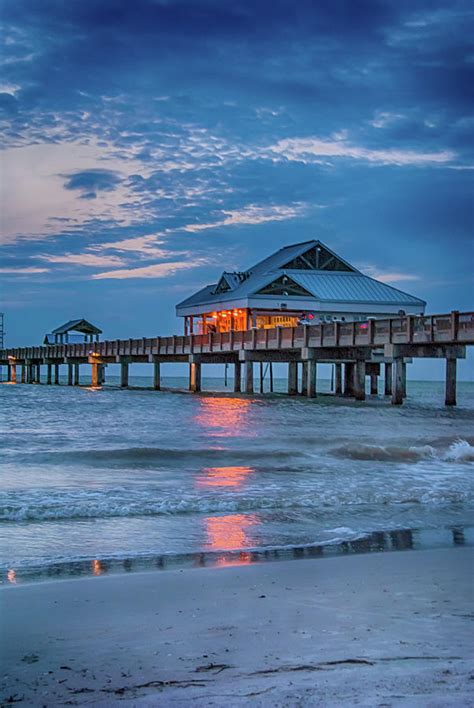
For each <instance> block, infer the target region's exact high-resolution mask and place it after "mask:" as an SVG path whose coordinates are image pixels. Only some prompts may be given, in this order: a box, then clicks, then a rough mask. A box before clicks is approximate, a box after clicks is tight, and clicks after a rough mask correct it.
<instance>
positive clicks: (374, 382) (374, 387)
mask: <svg viewBox="0 0 474 708" xmlns="http://www.w3.org/2000/svg"><path fill="white" fill-rule="evenodd" d="M378 392H379V387H378V376H377V374H370V395H371V396H376V395H377V394H378Z"/></svg>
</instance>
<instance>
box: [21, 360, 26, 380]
mask: <svg viewBox="0 0 474 708" xmlns="http://www.w3.org/2000/svg"><path fill="white" fill-rule="evenodd" d="M21 383H26V364H22V365H21Z"/></svg>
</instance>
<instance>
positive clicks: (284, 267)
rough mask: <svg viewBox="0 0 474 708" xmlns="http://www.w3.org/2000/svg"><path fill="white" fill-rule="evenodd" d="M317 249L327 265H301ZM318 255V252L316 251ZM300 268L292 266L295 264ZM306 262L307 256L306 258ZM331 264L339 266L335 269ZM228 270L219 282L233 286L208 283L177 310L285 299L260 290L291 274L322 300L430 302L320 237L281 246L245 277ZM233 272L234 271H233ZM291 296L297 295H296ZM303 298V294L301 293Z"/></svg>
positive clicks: (402, 303)
mask: <svg viewBox="0 0 474 708" xmlns="http://www.w3.org/2000/svg"><path fill="white" fill-rule="evenodd" d="M315 247H316V248H317V250H318V251H321V253H324V254H325V258H326V264H329V265H323V266H322V267H323V268H326V267H327V268H328V269H327V270H326V269H316V268H315V267H313V268H311V264H310V263H308V262H307V265H304V264H303V265H304V267H301V257H302V256H304V254H307V253H308V252H310V251H311V249H314V248H315ZM313 254H314V251H313ZM295 261H296V262H297V264H298V265H299V266H300V267H299V268H294V267H288V266H291V265H293V266H294V264H295ZM303 261H305V259H304V258H303ZM331 263H332V264H333V267H334V268H335V269H334V270H332V269H331V268H332V266H331ZM228 275H229V274H227V273H226V272H224V273H223V275H222V276H221V278H220V280H219V283H218V284H221V283H222V282H223V279H224V282H226V283H228V284H229V285H230V284H231V283H232V286H233V287H229V289H228V290H225V289H221V288H219V289H218V292H216V288H217V285H218V284H214V285H207V286H206V287H205V288H202V290H199V291H198V292H197V293H194V295H191V297H189V298H187V299H186V300H183V301H182V302H180V303H179V305H177V309H178V310H179V309H181V308H189V307H195V306H199V305H206V306H208V307H209V309H213V308H214V307H217V306H218V305H219V304H220V303H225V302H229V301H235V300H242V299H246V298H249V297H252V298H258V299H260V298H262V301H265V300H267V301H268V300H269V299H278V300H280V299H281V294H280V295H278V294H275V295H274V294H265V295H262V294H259V291H260V290H262V289H263V288H265V287H267V286H268V285H270V284H271V283H272V282H273V281H275V280H277V279H278V278H281V276H282V275H288V276H289V277H290V278H291V279H292V280H294V281H295V282H296V283H297V284H298V285H300V286H301V287H302V288H304V289H305V290H307V291H308V292H309V293H311V295H312V296H313V297H314V298H315V300H317V301H320V302H347V303H353V304H356V303H360V304H365V303H371V304H380V305H392V306H396V305H400V306H402V305H419V306H424V305H425V304H426V303H425V302H424V301H423V300H421V299H420V298H417V297H414V296H413V295H409V294H408V293H405V292H403V291H402V290H398V289H397V288H393V287H392V286H391V285H387V284H386V283H382V282H380V281H378V280H374V279H373V278H370V277H369V276H367V275H364V274H363V273H361V272H360V271H358V270H357V269H356V268H354V266H352V265H351V264H350V263H347V261H345V260H343V259H342V258H341V257H340V256H338V255H337V254H335V253H334V252H333V251H331V249H329V248H328V247H327V246H326V245H325V244H323V243H321V241H318V240H311V241H304V242H302V243H296V244H292V245H290V246H285V247H284V248H280V249H279V250H278V251H276V252H275V253H273V254H272V255H270V256H268V257H267V258H264V259H263V260H262V261H259V262H258V263H256V264H255V265H253V266H252V267H251V268H249V269H248V270H247V271H245V273H244V274H235V275H237V276H242V275H244V276H245V277H244V278H243V279H242V277H240V278H239V282H236V281H237V278H234V279H232V280H231V279H230V278H228ZM232 275H233V274H232ZM290 297H297V296H295V295H292V296H290ZM300 297H301V296H300Z"/></svg>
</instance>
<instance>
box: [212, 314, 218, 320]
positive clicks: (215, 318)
mask: <svg viewBox="0 0 474 708" xmlns="http://www.w3.org/2000/svg"><path fill="white" fill-rule="evenodd" d="M212 318H213V319H214V320H217V312H213V313H212Z"/></svg>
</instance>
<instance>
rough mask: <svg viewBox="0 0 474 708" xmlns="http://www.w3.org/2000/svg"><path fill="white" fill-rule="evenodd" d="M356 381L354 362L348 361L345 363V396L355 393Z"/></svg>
mask: <svg viewBox="0 0 474 708" xmlns="http://www.w3.org/2000/svg"><path fill="white" fill-rule="evenodd" d="M353 381H354V364H353V363H352V362H350V361H347V362H346V363H345V364H344V396H346V397H350V396H352V395H353V389H354V385H353Z"/></svg>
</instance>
